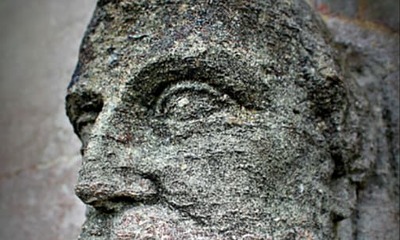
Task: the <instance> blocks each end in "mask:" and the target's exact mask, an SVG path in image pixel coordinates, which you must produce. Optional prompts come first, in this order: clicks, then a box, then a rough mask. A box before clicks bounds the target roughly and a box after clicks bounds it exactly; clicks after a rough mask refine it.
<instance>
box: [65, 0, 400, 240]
mask: <svg viewBox="0 0 400 240" xmlns="http://www.w3.org/2000/svg"><path fill="white" fill-rule="evenodd" d="M334 40H335V41H334ZM346 46H348V47H349V49H353V48H355V47H353V46H349V44H348V45H345V44H344V43H343V41H339V40H338V39H332V37H331V35H330V33H329V31H328V29H327V28H326V26H325V24H324V23H323V22H322V21H321V20H320V18H319V17H318V16H316V15H315V14H314V13H313V11H312V10H311V9H310V7H309V6H308V5H307V4H306V3H305V2H303V1H297V0H296V1H256V0H254V1H232V2H227V1H218V0H209V1H191V0H186V1H156V0H153V1H135V2H133V1H129V0H121V1H112V0H109V1H99V2H98V6H97V9H96V11H95V13H94V16H93V19H92V21H91V23H90V25H89V27H88V29H87V33H86V35H85V37H84V39H83V42H82V45H81V51H80V58H79V62H78V65H77V68H76V71H75V73H74V76H73V78H72V82H71V84H70V86H69V88H68V95H67V98H66V108H67V114H68V116H69V118H70V120H71V123H72V124H73V126H74V129H75V132H76V133H77V134H78V136H79V137H80V139H81V141H82V155H83V162H82V167H81V170H80V172H79V182H78V184H77V186H76V189H75V190H76V194H77V195H78V196H79V197H80V198H81V199H82V201H83V202H85V203H86V204H88V205H89V207H88V212H87V221H86V223H85V224H84V226H83V231H82V234H81V237H80V238H81V239H84V240H94V239H96V240H101V239H335V238H344V237H353V238H357V236H358V235H357V234H358V232H359V231H360V229H359V228H358V225H359V224H361V225H362V224H363V219H362V218H363V213H365V215H366V216H367V215H368V216H371V215H373V214H375V213H374V212H372V211H369V212H367V211H363V209H364V208H367V209H370V204H369V202H368V201H367V200H371V199H372V200H371V201H372V202H374V203H377V201H374V200H373V198H372V197H366V198H364V197H363V196H360V195H359V193H360V192H361V191H363V190H364V189H367V188H368V187H369V186H372V185H374V184H376V183H377V182H376V180H375V179H380V181H381V182H380V183H382V184H383V185H385V184H386V183H388V184H389V185H385V186H388V187H386V188H385V189H384V193H385V194H386V193H387V194H388V196H389V197H387V198H385V199H387V200H388V201H390V203H392V202H393V203H395V202H396V196H398V192H396V191H394V190H393V189H395V187H396V186H398V184H397V185H396V179H397V178H396V177H397V176H396V175H394V174H395V172H394V170H393V169H390V168H388V166H389V165H390V164H392V165H393V166H395V168H394V169H398V162H397V163H396V162H395V161H394V158H393V157H390V156H389V155H390V154H388V153H389V152H390V151H392V148H391V147H390V146H387V141H388V138H387V133H386V132H385V131H383V130H382V128H381V127H382V125H384V124H385V123H386V119H384V118H383V117H382V114H381V112H382V111H380V110H379V111H376V107H375V106H373V105H371V103H370V99H372V98H373V96H376V94H375V95H374V93H373V92H371V93H370V94H369V92H367V90H366V89H365V88H363V87H360V86H359V83H357V80H358V81H359V82H361V80H360V79H361V77H360V76H359V75H357V73H359V71H357V69H351V68H348V67H347V66H349V64H350V63H351V61H349V60H348V59H350V58H349V56H350V55H351V54H350V55H346V54H345V53H349V52H354V51H347V50H346V49H345V47H346ZM335 47H337V48H335ZM339 52H340V53H343V54H338V53H339ZM363 59H364V58H363V57H362V56H361V57H359V58H358V60H357V62H362V60H363ZM365 59H367V58H365ZM342 63H343V64H342ZM373 70H374V71H378V70H379V69H378V68H373ZM381 72H382V73H386V72H387V69H386V68H382V69H381ZM379 74H380V73H379ZM379 74H377V75H373V76H367V77H366V78H365V79H368V78H369V77H377V76H381V75H379ZM382 76H383V75H382ZM366 81H367V80H366ZM370 81H372V82H375V79H372V80H370ZM367 82H368V81H367ZM367 85H368V84H367ZM374 107H375V108H374ZM371 123H374V124H371ZM383 146H386V147H387V148H381V147H383ZM382 151H383V153H382ZM382 156H387V157H388V158H382ZM397 159H398V158H397ZM388 164H389V165H388ZM396 164H397V165H396ZM378 170H379V171H380V170H382V171H386V172H385V175H384V177H383V175H382V174H380V172H379V171H378ZM371 179H374V180H371ZM390 194H392V195H390ZM366 195H367V194H366ZM390 196H392V197H390ZM364 200H365V201H364ZM367 202H368V203H367ZM378 202H379V201H378ZM364 203H365V204H364ZM360 211H361V212H360ZM360 218H361V219H360ZM383 218H384V219H386V218H385V217H383ZM365 219H370V218H365ZM366 221H368V222H369V223H370V220H366ZM348 223H351V224H348Z"/></svg>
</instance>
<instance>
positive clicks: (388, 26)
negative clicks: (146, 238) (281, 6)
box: [0, 0, 399, 240]
mask: <svg viewBox="0 0 400 240" xmlns="http://www.w3.org/2000/svg"><path fill="white" fill-rule="evenodd" d="M308 1H309V3H310V4H311V5H312V6H314V7H315V8H316V9H317V10H318V11H320V12H321V13H324V14H327V15H329V16H331V17H337V16H339V17H340V18H344V19H347V20H348V21H352V22H359V23H367V24H364V25H365V27H369V26H370V25H371V24H372V25H374V26H380V27H381V28H382V29H385V31H390V32H395V33H396V32H397V33H398V31H399V1H398V0H380V1H375V0H308ZM95 4H96V0H85V1H82V0H68V1H65V0H1V1H0V53H1V56H0V240H68V239H77V236H78V234H79V231H80V230H79V229H80V226H81V224H82V223H83V221H84V212H85V208H84V206H83V204H82V203H81V202H80V201H79V199H77V198H76V197H75V195H74V192H73V186H74V183H75V181H76V177H77V172H78V169H79V164H80V156H79V148H80V143H79V140H78V139H77V137H75V135H74V134H73V130H72V127H71V126H70V124H69V121H68V119H67V117H66V115H65V113H64V96H65V93H66V86H67V85H68V82H69V80H70V76H71V74H72V72H73V69H74V66H75V64H76V61H77V55H78V48H79V44H80V41H81V39H82V36H83V34H84V31H85V28H86V25H87V24H88V22H89V20H90V17H91V14H92V12H93V10H94V7H95Z"/></svg>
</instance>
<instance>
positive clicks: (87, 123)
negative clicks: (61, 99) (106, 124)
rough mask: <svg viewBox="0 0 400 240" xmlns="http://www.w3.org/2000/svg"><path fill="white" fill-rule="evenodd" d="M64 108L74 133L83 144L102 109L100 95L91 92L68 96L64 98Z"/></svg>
mask: <svg viewBox="0 0 400 240" xmlns="http://www.w3.org/2000/svg"><path fill="white" fill-rule="evenodd" d="M66 108H67V115H68V117H69V119H70V121H71V123H72V125H73V126H74V131H75V133H76V134H77V135H78V136H79V138H80V139H81V141H82V142H84V141H85V139H86V138H87V137H88V136H89V135H90V132H91V126H92V125H93V123H94V122H95V121H96V118H97V116H98V115H99V113H100V112H101V110H102V109H103V99H102V97H101V95H100V94H96V93H93V92H83V93H75V94H70V95H68V96H67V98H66Z"/></svg>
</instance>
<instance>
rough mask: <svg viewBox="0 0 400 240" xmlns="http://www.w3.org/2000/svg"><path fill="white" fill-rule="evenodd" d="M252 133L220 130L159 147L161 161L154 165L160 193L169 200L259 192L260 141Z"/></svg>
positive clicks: (206, 199)
mask: <svg viewBox="0 0 400 240" xmlns="http://www.w3.org/2000/svg"><path fill="white" fill-rule="evenodd" d="M252 136H253V134H252V133H248V134H244V133H242V134H241V135H240V137H239V136H235V135H234V134H232V133H231V132H230V133H224V134H222V133H220V134H213V135H207V136H202V137H199V138H196V137H192V138H190V139H186V141H185V142H184V143H181V144H179V145H175V146H170V147H167V148H166V149H164V150H163V152H164V153H166V154H165V155H164V158H163V159H164V161H163V163H162V164H161V163H160V164H159V166H158V167H159V168H158V169H157V170H158V172H159V173H160V182H161V184H162V188H163V189H164V191H163V194H164V195H165V196H164V197H165V198H166V199H169V200H170V201H171V202H173V204H177V205H179V206H184V205H187V206H189V205H193V204H196V203H199V202H203V203H205V202H209V203H212V202H223V201H225V200H229V199H231V200H232V199H236V198H241V197H242V196H244V195H253V194H258V195H260V194H261V191H262V189H263V186H264V185H265V183H263V179H262V177H260V176H263V175H268V173H266V172H265V170H266V168H265V167H264V165H265V164H267V162H268V159H266V158H265V156H263V155H260V153H262V151H260V150H259V149H258V148H259V147H260V146H259V145H262V144H260V142H257V144H255V142H254V141H253V140H252Z"/></svg>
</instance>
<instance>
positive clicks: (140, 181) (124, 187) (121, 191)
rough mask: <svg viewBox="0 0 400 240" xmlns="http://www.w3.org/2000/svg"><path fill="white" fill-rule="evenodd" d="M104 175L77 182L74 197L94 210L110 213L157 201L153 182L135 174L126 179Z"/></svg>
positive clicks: (95, 175) (96, 174) (94, 175)
mask: <svg viewBox="0 0 400 240" xmlns="http://www.w3.org/2000/svg"><path fill="white" fill-rule="evenodd" d="M113 175H114V176H107V175H106V174H102V175H100V176H99V175H98V173H95V174H93V177H91V178H90V179H87V180H82V181H79V183H78V184H77V185H76V187H75V193H76V195H77V196H78V197H79V198H80V199H81V200H82V201H83V202H84V203H86V204H89V205H91V206H93V207H95V208H96V209H100V210H107V211H112V210H116V209H118V208H121V207H124V206H126V205H138V204H153V203H154V202H155V201H156V200H157V188H156V186H155V184H154V182H153V181H151V180H150V179H147V178H144V177H143V176H140V175H136V174H129V176H127V178H121V176H116V175H119V174H113Z"/></svg>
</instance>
